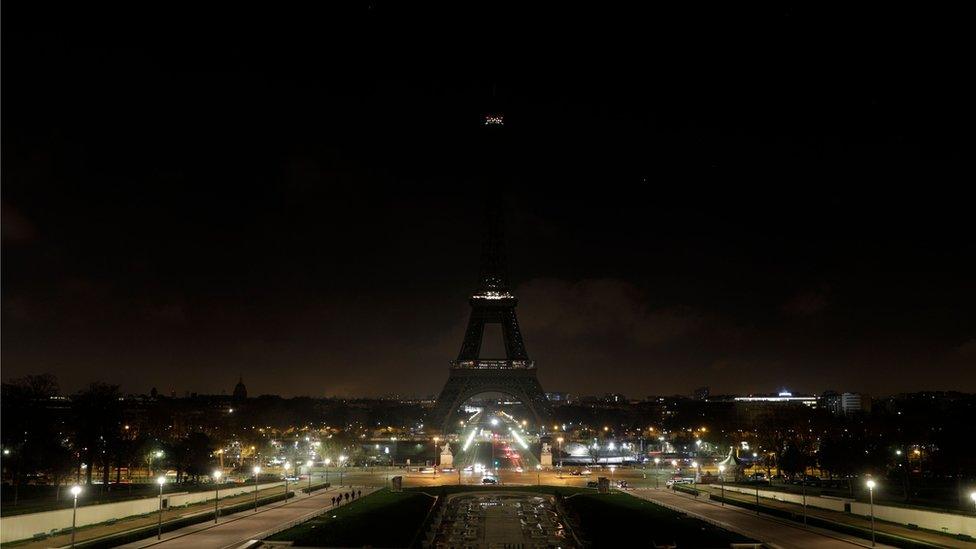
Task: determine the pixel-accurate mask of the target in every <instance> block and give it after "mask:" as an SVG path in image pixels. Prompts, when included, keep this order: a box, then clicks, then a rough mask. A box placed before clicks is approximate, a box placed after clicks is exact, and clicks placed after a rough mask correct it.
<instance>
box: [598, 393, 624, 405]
mask: <svg viewBox="0 0 976 549" xmlns="http://www.w3.org/2000/svg"><path fill="white" fill-rule="evenodd" d="M603 400H604V401H606V402H612V403H614V404H620V403H624V402H627V397H625V396H624V395H622V394H620V393H607V394H606V395H604V397H603Z"/></svg>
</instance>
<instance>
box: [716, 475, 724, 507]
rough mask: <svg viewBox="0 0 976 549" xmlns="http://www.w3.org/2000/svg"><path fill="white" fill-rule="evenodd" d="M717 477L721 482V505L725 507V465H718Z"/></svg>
mask: <svg viewBox="0 0 976 549" xmlns="http://www.w3.org/2000/svg"><path fill="white" fill-rule="evenodd" d="M718 475H719V476H718V478H719V481H720V482H721V484H722V507H725V466H724V465H719V466H718Z"/></svg>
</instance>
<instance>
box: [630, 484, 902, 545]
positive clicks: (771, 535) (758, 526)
mask: <svg viewBox="0 0 976 549" xmlns="http://www.w3.org/2000/svg"><path fill="white" fill-rule="evenodd" d="M627 493H629V494H630V495H633V496H635V497H639V498H641V499H646V500H648V501H651V502H653V503H657V504H659V505H663V506H664V507H668V508H670V509H674V510H677V511H681V512H683V513H686V514H688V515H690V516H693V517H695V518H699V519H701V520H704V521H706V522H710V523H712V524H715V525H716V526H719V527H721V528H725V529H726V530H731V531H734V532H738V533H740V534H742V535H744V536H748V537H750V538H752V539H756V540H759V541H762V542H763V543H765V544H767V545H769V546H770V547H791V548H793V547H795V548H797V549H823V548H828V547H830V548H833V547H856V546H861V547H870V545H871V542H870V541H869V540H863V539H859V538H854V537H851V536H846V535H844V534H838V533H835V532H829V531H827V530H820V529H817V528H803V527H802V526H799V525H794V524H791V523H789V522H787V521H781V520H778V519H774V518H772V517H765V516H756V515H755V514H754V513H752V512H749V511H746V510H744V509H742V508H739V507H735V506H732V505H727V506H724V507H723V506H721V505H718V504H717V503H714V502H709V501H707V500H704V499H696V498H694V497H691V496H685V495H679V494H677V493H674V492H672V491H671V490H654V489H639V490H629V491H627ZM877 547H888V546H886V545H882V544H878V545H877Z"/></svg>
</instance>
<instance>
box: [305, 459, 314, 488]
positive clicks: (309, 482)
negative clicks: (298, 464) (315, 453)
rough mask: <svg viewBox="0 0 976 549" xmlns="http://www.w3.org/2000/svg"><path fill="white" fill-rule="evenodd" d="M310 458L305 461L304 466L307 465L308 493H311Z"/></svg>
mask: <svg viewBox="0 0 976 549" xmlns="http://www.w3.org/2000/svg"><path fill="white" fill-rule="evenodd" d="M312 465H313V463H312V460H308V461H306V462H305V466H306V467H308V495H312Z"/></svg>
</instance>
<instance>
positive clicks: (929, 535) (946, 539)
mask: <svg viewBox="0 0 976 549" xmlns="http://www.w3.org/2000/svg"><path fill="white" fill-rule="evenodd" d="M700 488H703V489H704V490H706V491H708V492H710V493H714V494H716V495H718V494H719V493H720V491H721V490H720V489H719V488H715V487H705V486H701V487H700ZM725 497H726V498H728V499H735V500H739V501H744V502H747V503H753V504H754V503H755V502H756V498H755V496H753V495H751V494H743V493H740V492H733V491H731V490H726V491H725ZM759 502H760V503H761V504H762V505H763V506H765V507H770V508H775V509H783V510H785V511H789V512H791V513H797V514H801V513H803V506H802V505H798V504H796V503H788V502H785V501H779V500H775V499H770V498H761V499H760V500H759ZM807 516H810V517H818V518H822V519H825V520H830V521H833V522H842V523H844V524H850V525H852V526H858V527H861V528H867V529H870V528H871V519H869V518H865V517H862V516H859V515H852V514H850V513H841V512H838V511H831V510H829V509H820V508H817V507H810V506H807ZM874 527H875V529H876V530H877V531H878V532H885V533H889V534H893V535H896V536H901V537H904V538H909V539H914V540H918V541H923V542H926V543H931V544H934V545H940V546H942V547H960V548H968V549H976V543H974V542H970V541H963V540H960V539H956V538H953V537H951V536H944V535H941V534H938V533H936V532H930V531H926V530H911V529H909V528H907V527H905V526H902V525H900V524H894V523H891V522H882V521H875V523H874Z"/></svg>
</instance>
